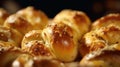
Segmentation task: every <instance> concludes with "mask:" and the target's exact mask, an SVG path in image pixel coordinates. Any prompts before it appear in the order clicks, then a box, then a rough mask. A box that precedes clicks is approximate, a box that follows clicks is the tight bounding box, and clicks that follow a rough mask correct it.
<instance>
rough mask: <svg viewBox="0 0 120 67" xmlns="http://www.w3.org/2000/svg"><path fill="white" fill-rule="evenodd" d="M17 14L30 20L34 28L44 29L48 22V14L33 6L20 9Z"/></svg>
mask: <svg viewBox="0 0 120 67" xmlns="http://www.w3.org/2000/svg"><path fill="white" fill-rule="evenodd" d="M17 15H20V16H22V17H24V18H25V19H26V20H27V21H29V22H30V23H31V24H32V25H33V27H34V29H43V28H44V27H45V26H46V25H47V24H48V17H47V15H46V14H45V13H44V12H42V11H40V10H36V9H35V8H33V7H32V6H29V7H27V8H24V9H22V10H19V11H18V12H17Z"/></svg>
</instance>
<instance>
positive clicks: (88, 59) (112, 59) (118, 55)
mask: <svg viewBox="0 0 120 67" xmlns="http://www.w3.org/2000/svg"><path fill="white" fill-rule="evenodd" d="M119 60H120V51H118V50H103V51H95V52H91V53H89V54H87V55H86V56H85V57H83V59H82V60H81V61H80V67H119V66H120V62H119Z"/></svg>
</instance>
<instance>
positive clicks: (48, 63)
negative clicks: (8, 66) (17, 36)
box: [12, 54, 65, 67]
mask: <svg viewBox="0 0 120 67" xmlns="http://www.w3.org/2000/svg"><path fill="white" fill-rule="evenodd" d="M12 67H65V66H64V64H63V63H62V62H60V61H58V60H55V59H52V58H50V57H32V56H30V55H27V54H23V55H20V56H19V57H18V58H17V59H16V60H15V61H14V62H13V63H12Z"/></svg>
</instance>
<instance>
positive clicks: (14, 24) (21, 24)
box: [4, 14, 32, 35]
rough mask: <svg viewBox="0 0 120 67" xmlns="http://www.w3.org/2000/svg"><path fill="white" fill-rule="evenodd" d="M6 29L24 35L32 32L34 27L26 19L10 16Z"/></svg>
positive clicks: (5, 24)
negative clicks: (14, 30) (11, 29)
mask: <svg viewBox="0 0 120 67" xmlns="http://www.w3.org/2000/svg"><path fill="white" fill-rule="evenodd" d="M4 26H5V27H9V28H13V29H16V30H18V31H19V32H21V33H22V34H23V35H24V34H25V33H27V32H28V31H30V30H32V25H31V24H30V23H29V22H28V21H27V20H25V19H24V17H22V16H19V15H17V14H13V15H10V16H9V17H8V18H7V19H6V21H5V23H4Z"/></svg>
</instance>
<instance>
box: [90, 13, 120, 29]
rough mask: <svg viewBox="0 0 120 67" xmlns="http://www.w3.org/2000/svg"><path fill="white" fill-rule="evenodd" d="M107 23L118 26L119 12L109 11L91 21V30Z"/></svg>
mask: <svg viewBox="0 0 120 67" xmlns="http://www.w3.org/2000/svg"><path fill="white" fill-rule="evenodd" d="M109 25H115V26H119V27H120V14H119V13H111V14H108V15H106V16H103V17H101V18H99V19H98V20H96V21H95V22H93V24H92V30H96V29H99V28H101V27H107V26H109Z"/></svg>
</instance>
